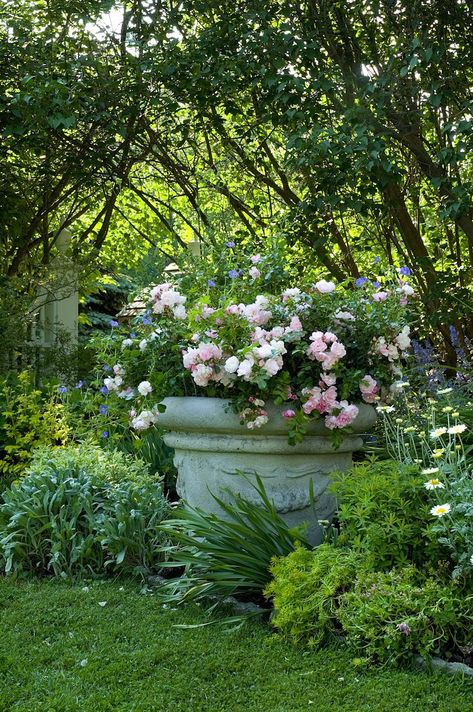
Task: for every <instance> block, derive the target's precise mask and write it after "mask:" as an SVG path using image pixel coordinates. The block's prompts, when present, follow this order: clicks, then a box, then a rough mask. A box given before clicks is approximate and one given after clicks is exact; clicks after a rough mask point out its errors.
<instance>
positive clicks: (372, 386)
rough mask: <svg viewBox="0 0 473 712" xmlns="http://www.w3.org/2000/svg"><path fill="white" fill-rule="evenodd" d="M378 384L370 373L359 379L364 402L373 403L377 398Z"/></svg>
mask: <svg viewBox="0 0 473 712" xmlns="http://www.w3.org/2000/svg"><path fill="white" fill-rule="evenodd" d="M378 390H379V389H378V384H377V383H376V381H375V380H374V378H373V377H372V376H370V375H366V376H365V377H364V378H363V379H362V380H361V381H360V391H361V397H362V398H363V400H364V401H365V403H375V402H376V401H377V400H378V399H379V396H378Z"/></svg>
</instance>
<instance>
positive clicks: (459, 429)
mask: <svg viewBox="0 0 473 712" xmlns="http://www.w3.org/2000/svg"><path fill="white" fill-rule="evenodd" d="M465 430H466V425H465V424H464V423H458V425H452V427H451V428H449V429H448V434H449V435H460V433H464V432H465Z"/></svg>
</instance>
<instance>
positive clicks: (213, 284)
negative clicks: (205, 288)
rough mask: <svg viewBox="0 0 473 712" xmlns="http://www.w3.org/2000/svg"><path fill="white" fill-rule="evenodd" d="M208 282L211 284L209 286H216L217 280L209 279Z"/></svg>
mask: <svg viewBox="0 0 473 712" xmlns="http://www.w3.org/2000/svg"><path fill="white" fill-rule="evenodd" d="M207 284H208V285H209V287H215V282H214V281H213V279H208V280H207Z"/></svg>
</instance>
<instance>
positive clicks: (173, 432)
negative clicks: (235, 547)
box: [159, 397, 376, 543]
mask: <svg viewBox="0 0 473 712" xmlns="http://www.w3.org/2000/svg"><path fill="white" fill-rule="evenodd" d="M163 403H164V405H165V406H166V411H165V413H162V414H161V415H160V417H159V425H160V426H161V427H162V428H163V429H164V431H165V434H164V442H165V443H166V444H167V445H169V446H170V447H172V448H174V450H175V456H174V464H175V465H176V467H177V471H178V479H177V491H178V494H179V496H180V497H181V498H182V499H184V500H186V501H187V502H188V503H189V504H190V505H192V506H195V507H199V508H201V509H203V510H205V511H207V512H214V513H216V514H218V515H219V516H222V515H223V512H222V510H221V508H220V507H219V505H218V504H217V503H216V502H215V500H214V499H213V498H212V495H211V493H214V494H215V495H217V496H218V497H219V498H220V499H223V500H224V501H228V500H229V497H228V492H226V490H233V491H234V492H239V493H240V494H241V495H242V496H243V497H244V498H245V499H247V500H250V501H252V502H255V503H258V502H259V501H260V500H259V496H258V494H257V492H256V491H255V490H254V488H253V487H252V486H251V483H250V482H251V479H254V476H255V473H257V474H258V475H259V476H260V477H261V478H262V481H263V484H264V487H265V489H266V492H267V493H268V496H269V498H270V499H272V500H273V501H274V504H275V506H276V509H277V510H278V512H279V513H280V514H281V516H282V517H283V518H284V519H285V520H286V521H287V523H288V524H289V525H290V526H294V525H296V524H301V523H303V522H304V521H309V522H310V523H311V527H310V529H309V538H311V539H312V540H313V541H314V543H316V542H315V539H317V533H316V532H317V530H318V527H317V524H316V522H314V516H313V512H312V507H311V506H310V500H309V484H310V481H311V480H312V486H313V492H314V495H315V498H316V503H315V513H316V519H331V518H332V517H333V515H334V513H335V508H336V502H335V497H334V495H333V494H331V493H329V492H327V491H326V489H327V485H328V484H329V482H330V473H331V472H333V471H341V470H346V469H348V468H349V467H350V466H351V464H352V454H353V452H354V451H355V450H358V449H359V448H360V447H361V446H362V444H363V440H362V438H361V437H360V434H361V433H365V432H367V431H369V430H370V428H371V427H372V426H373V425H374V423H375V421H376V412H375V409H374V408H373V407H372V406H370V405H367V404H365V403H361V404H359V405H358V408H359V414H358V416H357V418H356V420H355V421H354V422H353V424H352V430H353V432H352V433H350V434H347V435H345V437H344V438H343V441H342V443H341V445H340V447H339V448H337V449H334V447H333V442H332V439H331V431H329V430H328V429H327V428H326V427H325V426H324V423H323V420H322V419H321V420H314V421H311V422H310V424H309V427H308V432H307V435H306V437H305V439H304V440H303V442H302V443H300V444H298V445H296V446H291V445H289V444H288V442H287V433H288V430H289V424H288V422H287V421H286V420H285V419H284V418H283V417H282V411H283V410H285V407H289V404H288V405H287V406H276V405H275V404H274V403H272V404H268V405H267V407H266V410H267V411H268V416H269V420H268V423H266V424H265V425H263V426H262V427H261V428H259V429H258V430H249V429H248V428H247V427H246V426H244V425H240V422H239V419H238V416H237V415H236V414H235V413H234V412H233V411H232V409H231V404H230V402H229V401H228V400H225V399H221V398H205V397H202V398H199V397H182V398H177V397H176V398H174V397H172V398H165V399H164V401H163ZM238 472H244V473H245V474H246V475H247V478H245V477H241V476H240V475H239V474H237V473H238ZM248 479H249V480H250V481H248Z"/></svg>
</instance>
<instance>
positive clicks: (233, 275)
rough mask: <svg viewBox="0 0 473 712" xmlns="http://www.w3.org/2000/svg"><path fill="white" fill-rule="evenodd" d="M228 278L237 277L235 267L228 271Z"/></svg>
mask: <svg viewBox="0 0 473 712" xmlns="http://www.w3.org/2000/svg"><path fill="white" fill-rule="evenodd" d="M228 276H229V277H230V279H236V278H237V277H238V272H237V270H236V269H231V270H230V271H229V273H228Z"/></svg>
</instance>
